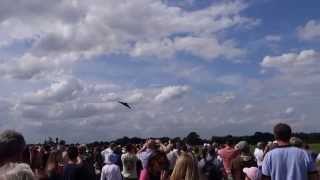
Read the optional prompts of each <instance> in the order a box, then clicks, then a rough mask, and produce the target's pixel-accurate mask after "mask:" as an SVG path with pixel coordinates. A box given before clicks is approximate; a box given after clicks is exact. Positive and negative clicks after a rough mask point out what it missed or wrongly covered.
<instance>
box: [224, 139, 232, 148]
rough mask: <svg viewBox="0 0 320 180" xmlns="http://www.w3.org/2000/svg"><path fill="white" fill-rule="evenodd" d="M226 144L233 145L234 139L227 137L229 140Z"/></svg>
mask: <svg viewBox="0 0 320 180" xmlns="http://www.w3.org/2000/svg"><path fill="white" fill-rule="evenodd" d="M226 145H227V146H230V147H231V146H233V139H232V138H231V137H228V138H227V140H226Z"/></svg>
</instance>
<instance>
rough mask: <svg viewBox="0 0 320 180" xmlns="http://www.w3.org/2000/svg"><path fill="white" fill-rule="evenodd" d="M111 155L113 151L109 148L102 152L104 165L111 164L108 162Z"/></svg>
mask: <svg viewBox="0 0 320 180" xmlns="http://www.w3.org/2000/svg"><path fill="white" fill-rule="evenodd" d="M111 154H113V150H112V149H111V148H107V149H105V150H103V151H102V152H101V155H102V156H103V158H104V163H105V164H111V162H110V161H109V156H110V155H111Z"/></svg>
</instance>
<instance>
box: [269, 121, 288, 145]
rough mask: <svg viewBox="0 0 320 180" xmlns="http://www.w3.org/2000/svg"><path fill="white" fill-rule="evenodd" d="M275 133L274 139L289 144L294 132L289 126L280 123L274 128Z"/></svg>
mask: <svg viewBox="0 0 320 180" xmlns="http://www.w3.org/2000/svg"><path fill="white" fill-rule="evenodd" d="M273 133H274V138H275V139H276V140H281V141H285V142H289V140H290V138H291V133H292V131H291V128H290V126H289V125H287V124H284V123H279V124H277V125H275V126H274V128H273Z"/></svg>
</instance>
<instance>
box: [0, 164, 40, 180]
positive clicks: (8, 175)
mask: <svg viewBox="0 0 320 180" xmlns="http://www.w3.org/2000/svg"><path fill="white" fill-rule="evenodd" d="M0 179H1V180H16V179H24V180H35V177H34V174H33V172H32V170H31V169H30V167H29V166H28V165H27V164H23V163H7V164H6V165H4V166H3V167H2V168H1V170H0Z"/></svg>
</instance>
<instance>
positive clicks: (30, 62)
mask: <svg viewBox="0 0 320 180" xmlns="http://www.w3.org/2000/svg"><path fill="white" fill-rule="evenodd" d="M74 59H76V58H75V57H74V56H72V55H63V56H61V57H57V58H53V57H49V56H48V57H46V56H43V57H36V56H33V55H31V54H25V55H23V56H22V57H20V58H14V59H11V60H10V61H5V62H3V63H0V75H2V77H6V78H12V79H22V80H28V79H48V78H51V79H52V78H58V77H59V76H65V75H67V74H68V67H69V66H70V62H72V61H74Z"/></svg>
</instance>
